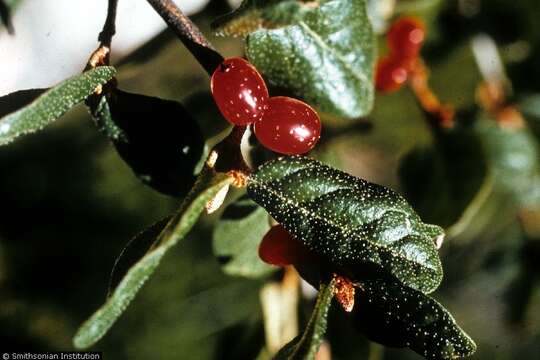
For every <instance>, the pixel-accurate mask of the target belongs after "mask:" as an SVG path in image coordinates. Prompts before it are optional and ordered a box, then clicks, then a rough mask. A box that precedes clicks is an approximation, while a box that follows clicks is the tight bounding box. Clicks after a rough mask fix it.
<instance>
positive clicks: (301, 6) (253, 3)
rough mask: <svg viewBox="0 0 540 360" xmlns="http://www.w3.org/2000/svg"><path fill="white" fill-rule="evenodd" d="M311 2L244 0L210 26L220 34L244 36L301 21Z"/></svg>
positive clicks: (295, 0) (311, 6)
mask: <svg viewBox="0 0 540 360" xmlns="http://www.w3.org/2000/svg"><path fill="white" fill-rule="evenodd" d="M311 8H313V4H311V5H310V4H306V3H305V2H302V1H298V0H244V1H243V2H242V4H241V5H240V7H238V9H236V10H234V11H233V12H231V13H229V14H227V15H224V16H222V17H220V18H218V19H217V20H216V21H215V22H214V23H213V24H212V26H213V27H214V29H215V30H216V32H217V33H218V34H220V35H229V36H230V35H232V36H246V35H248V34H249V33H250V32H253V31H255V30H258V29H260V28H275V27H278V26H286V25H290V24H292V23H294V22H296V21H301V20H302V18H303V16H304V15H305V13H306V12H307V11H309V9H311Z"/></svg>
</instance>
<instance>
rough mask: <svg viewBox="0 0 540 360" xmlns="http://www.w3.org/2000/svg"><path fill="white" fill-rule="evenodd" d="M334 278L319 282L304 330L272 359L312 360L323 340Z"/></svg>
mask: <svg viewBox="0 0 540 360" xmlns="http://www.w3.org/2000/svg"><path fill="white" fill-rule="evenodd" d="M334 284H335V282H334V280H331V281H330V282H329V283H321V285H320V287H319V295H318V296H317V303H316V304H315V308H314V309H313V313H312V314H311V318H310V319H309V322H308V324H307V326H306V329H305V330H304V332H303V333H302V334H300V335H298V336H297V337H295V338H294V339H293V340H291V341H290V342H289V343H287V344H286V345H285V346H284V347H283V348H281V350H279V352H278V353H277V354H276V356H275V357H274V360H313V359H315V356H316V355H317V352H318V351H319V347H320V346H321V343H322V341H323V337H324V334H325V333H326V327H327V322H328V310H329V309H330V306H331V305H332V299H333V297H334Z"/></svg>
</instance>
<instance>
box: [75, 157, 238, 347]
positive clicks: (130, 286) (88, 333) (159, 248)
mask: <svg viewBox="0 0 540 360" xmlns="http://www.w3.org/2000/svg"><path fill="white" fill-rule="evenodd" d="M230 182H231V178H230V177H228V176H227V175H225V174H220V173H218V174H216V173H214V172H213V171H211V170H208V169H206V168H205V169H204V170H203V172H202V173H201V175H199V179H198V180H197V183H196V184H195V186H194V188H193V189H192V191H191V192H190V193H189V194H188V196H187V197H186V199H185V200H184V201H183V203H182V205H181V207H180V210H179V212H178V213H177V214H176V215H175V216H174V217H173V218H172V219H171V220H170V221H169V223H168V224H167V226H166V227H165V229H163V231H162V232H161V233H160V235H159V236H158V238H157V240H156V244H155V245H154V246H153V247H152V248H151V249H150V250H149V251H148V252H147V253H146V255H144V257H142V258H141V259H140V260H139V261H138V262H137V263H136V264H135V265H133V266H132V267H131V268H130V269H129V271H128V272H127V273H126V275H125V276H124V278H123V279H122V280H121V281H120V283H119V284H118V286H117V287H116V289H115V290H114V292H113V293H112V294H111V295H110V296H109V298H108V299H107V301H106V302H105V304H103V306H102V307H101V308H100V309H99V310H97V311H96V312H95V313H94V314H93V315H92V316H91V317H90V318H89V319H88V320H87V321H86V322H84V323H83V324H82V325H81V327H80V328H79V330H78V331H77V334H76V335H75V337H74V339H73V344H74V345H75V347H76V348H79V349H83V348H87V347H89V346H91V345H92V344H94V343H95V342H97V341H98V340H99V339H101V337H103V335H105V333H107V331H108V330H109V329H110V328H111V326H112V325H113V324H114V322H115V321H116V320H117V319H118V317H119V316H120V315H121V314H122V313H123V312H124V311H125V310H126V308H127V306H128V305H129V303H130V302H131V301H132V300H133V299H134V298H135V295H136V294H137V292H138V291H139V290H140V289H141V287H142V286H143V285H144V283H145V282H146V281H147V280H148V279H149V277H150V276H151V275H152V274H153V273H154V271H155V270H156V268H157V266H158V265H159V263H160V262H161V259H162V258H163V256H164V255H165V254H166V253H167V251H168V250H170V249H171V248H172V247H173V246H174V245H176V243H178V241H180V240H181V239H183V238H184V237H185V236H186V235H187V233H188V232H189V231H190V230H191V228H192V227H193V225H194V224H195V223H196V221H197V219H198V218H199V216H200V215H201V213H202V211H203V210H204V207H205V205H206V203H207V202H208V201H209V200H210V199H212V198H213V197H214V196H215V195H216V194H217V193H218V191H219V190H221V188H223V186H226V185H228V184H230Z"/></svg>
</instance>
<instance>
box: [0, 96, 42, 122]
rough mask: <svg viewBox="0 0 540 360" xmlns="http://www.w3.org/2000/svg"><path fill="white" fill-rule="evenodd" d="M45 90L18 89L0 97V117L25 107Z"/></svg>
mask: <svg viewBox="0 0 540 360" xmlns="http://www.w3.org/2000/svg"><path fill="white" fill-rule="evenodd" d="M47 90H48V89H28V90H20V91H15V92H13V93H11V94H7V95H4V96H2V97H0V118H1V117H4V116H6V115H8V114H11V113H12V112H14V111H17V110H19V109H21V108H23V107H25V106H26V105H28V104H30V103H31V102H32V101H34V100H35V99H36V98H37V97H38V96H39V95H41V94H43V93H44V92H45V91H47Z"/></svg>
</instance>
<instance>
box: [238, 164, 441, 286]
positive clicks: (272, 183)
mask: <svg viewBox="0 0 540 360" xmlns="http://www.w3.org/2000/svg"><path fill="white" fill-rule="evenodd" d="M248 195H249V196H250V197H251V198H252V199H253V200H254V201H255V202H257V203H258V204H259V205H261V206H262V207H264V208H265V209H266V210H267V211H268V212H269V213H270V215H272V216H273V217H274V218H275V219H276V220H277V221H278V222H279V223H281V224H282V225H283V226H284V227H285V229H287V231H289V232H290V233H291V234H292V235H293V236H295V237H296V238H298V239H300V240H301V241H302V242H303V243H304V244H305V245H306V246H307V247H308V248H309V249H311V250H312V251H314V252H315V253H317V254H318V255H320V256H321V257H323V258H324V259H325V260H328V261H329V262H330V263H332V264H333V265H334V266H336V267H338V268H340V269H342V271H343V272H344V275H346V276H350V277H351V278H352V279H353V280H361V279H362V278H364V277H365V276H366V271H367V270H366V269H369V271H372V270H373V269H372V268H373V267H375V271H376V273H377V274H384V273H386V274H388V275H391V276H393V277H395V278H397V279H398V280H400V281H401V282H402V283H404V284H406V285H408V286H411V287H413V288H415V289H418V290H420V291H422V292H425V293H429V292H431V291H433V290H435V289H436V288H437V286H438V285H439V283H440V282H441V279H442V267H441V262H440V260H439V255H438V253H437V249H436V243H437V241H441V240H442V238H443V236H444V232H443V230H442V229H441V228H440V227H438V226H436V225H430V224H426V223H424V222H422V220H421V219H420V217H419V216H418V215H417V214H416V213H415V212H414V210H413V209H412V208H411V206H410V205H409V204H408V203H407V202H406V201H405V200H404V199H403V197H401V196H400V195H399V194H397V193H396V192H394V191H392V190H390V189H388V188H385V187H383V186H380V185H377V184H372V183H370V182H368V181H365V180H362V179H359V178H356V177H354V176H351V175H349V174H346V173H344V172H341V171H339V170H336V169H332V168H330V167H328V166H326V165H324V164H322V163H320V162H318V161H315V160H313V159H309V158H306V157H302V156H293V157H282V158H279V159H277V160H274V161H270V162H268V163H266V164H264V165H262V166H261V167H260V168H259V169H258V170H257V171H256V172H255V173H254V174H253V175H252V176H251V177H250V181H249V183H248ZM378 276H380V275H378Z"/></svg>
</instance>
